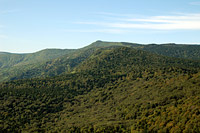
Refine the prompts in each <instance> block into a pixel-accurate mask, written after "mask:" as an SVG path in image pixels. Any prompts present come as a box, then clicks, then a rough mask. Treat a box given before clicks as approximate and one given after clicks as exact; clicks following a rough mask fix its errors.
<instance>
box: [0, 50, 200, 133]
mask: <svg viewBox="0 0 200 133" xmlns="http://www.w3.org/2000/svg"><path fill="white" fill-rule="evenodd" d="M95 49H96V48H95ZM88 50H89V51H87V50H86V51H87V52H86V51H85V50H84V51H83V53H81V52H80V51H79V52H78V53H79V54H73V57H69V59H70V58H71V61H72V60H73V59H75V63H77V62H80V63H78V64H77V65H75V67H74V69H73V72H72V73H67V74H63V75H61V76H55V77H49V78H35V79H23V80H14V81H10V82H5V83H1V84H0V96H1V98H0V110H1V112H0V130H1V131H2V132H99V133H100V132H175V131H176V132H199V131H200V130H199V126H200V125H199V121H200V115H199V112H200V104H199V103H200V62H199V61H194V60H187V59H180V58H174V57H167V56H162V55H158V54H153V53H150V52H147V51H142V50H136V49H133V48H130V47H129V48H127V47H109V48H106V47H103V48H98V49H96V50H94V49H92V50H91V48H90V49H88ZM90 50H91V51H90ZM93 50H94V51H93ZM85 53H88V54H85ZM81 55H82V56H81ZM83 55H85V56H83ZM64 57H65V56H63V57H62V58H64ZM85 57H87V58H85ZM63 61H64V60H63ZM66 61H69V60H68V59H66ZM59 62H60V64H62V61H59ZM64 62H65V61H64ZM72 62H73V61H72ZM70 63H71V62H70ZM70 63H69V64H70ZM56 64H57V63H55V65H56ZM71 64H73V63H71Z"/></svg>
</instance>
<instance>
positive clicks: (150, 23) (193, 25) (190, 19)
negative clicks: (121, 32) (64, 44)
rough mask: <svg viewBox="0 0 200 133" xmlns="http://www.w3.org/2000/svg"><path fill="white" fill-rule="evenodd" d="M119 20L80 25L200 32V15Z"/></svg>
mask: <svg viewBox="0 0 200 133" xmlns="http://www.w3.org/2000/svg"><path fill="white" fill-rule="evenodd" d="M117 18H119V17H117ZM119 19H120V21H116V20H115V21H114V22H107V21H106V20H104V21H101V22H99V21H98V22H97V21H94V22H78V23H79V24H87V25H96V26H101V27H106V28H114V29H115V28H117V29H154V30H200V13H199V14H180V15H177V14H176V15H170V16H150V17H134V18H131V17H130V18H125V19H123V18H119Z"/></svg>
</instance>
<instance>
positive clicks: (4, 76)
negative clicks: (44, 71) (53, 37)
mask: <svg viewBox="0 0 200 133" xmlns="http://www.w3.org/2000/svg"><path fill="white" fill-rule="evenodd" d="M74 51H75V50H73V49H64V50H62V49H45V50H42V51H39V52H36V53H30V54H13V53H3V52H2V53H1V54H0V82H1V81H4V80H10V79H12V78H13V77H14V76H17V75H20V74H22V73H23V72H25V71H26V70H29V69H34V68H35V67H41V65H42V64H44V63H45V62H47V61H49V60H52V59H55V58H58V57H60V56H63V55H68V54H70V53H73V52H74ZM40 74H41V73H40ZM29 77H31V75H29Z"/></svg>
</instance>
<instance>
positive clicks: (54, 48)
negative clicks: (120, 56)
mask: <svg viewBox="0 0 200 133" xmlns="http://www.w3.org/2000/svg"><path fill="white" fill-rule="evenodd" d="M98 41H101V42H113V43H132V44H139V45H151V44H156V45H165V44H175V45H200V43H174V42H164V43H137V42H128V41H106V40H96V41H93V42H91V43H89V44H87V45H84V46H82V47H79V48H58V47H52V48H50V47H47V48H43V49H39V50H36V51H33V52H25V51H24V52H12V51H11V52H10V51H1V50H0V53H8V54H32V53H37V52H40V51H43V50H66V49H75V50H76V49H81V48H84V47H87V46H89V45H91V44H92V43H95V42H98Z"/></svg>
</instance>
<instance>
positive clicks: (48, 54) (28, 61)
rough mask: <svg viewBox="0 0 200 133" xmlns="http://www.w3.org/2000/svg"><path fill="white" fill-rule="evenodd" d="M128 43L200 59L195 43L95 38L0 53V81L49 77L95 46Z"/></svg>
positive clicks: (71, 66) (81, 58)
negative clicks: (69, 46)
mask: <svg viewBox="0 0 200 133" xmlns="http://www.w3.org/2000/svg"><path fill="white" fill-rule="evenodd" d="M110 47H129V48H135V49H140V50H144V51H149V52H152V53H156V54H160V55H165V56H170V57H178V58H185V59H192V60H199V59H200V46H199V45H178V44H162V45H156V44H150V45H141V44H136V43H126V42H104V41H96V42H94V43H92V44H90V45H89V46H86V47H84V48H81V49H77V50H59V49H53V50H43V51H40V52H36V53H32V54H9V53H2V54H1V55H0V66H1V70H0V82H2V81H9V80H15V79H26V78H36V77H51V76H57V75H61V74H65V73H68V72H73V71H74V68H75V67H76V66H77V65H79V64H80V63H81V62H82V61H84V60H85V59H87V58H88V57H89V56H90V55H91V54H92V53H93V52H94V51H96V50H98V49H99V48H108V49H109V48H110Z"/></svg>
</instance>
